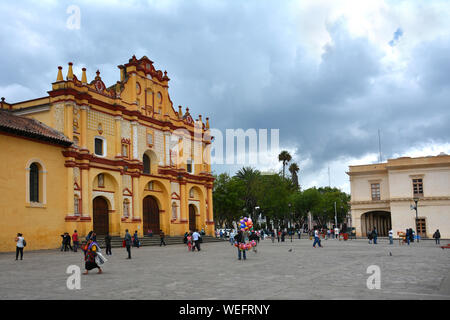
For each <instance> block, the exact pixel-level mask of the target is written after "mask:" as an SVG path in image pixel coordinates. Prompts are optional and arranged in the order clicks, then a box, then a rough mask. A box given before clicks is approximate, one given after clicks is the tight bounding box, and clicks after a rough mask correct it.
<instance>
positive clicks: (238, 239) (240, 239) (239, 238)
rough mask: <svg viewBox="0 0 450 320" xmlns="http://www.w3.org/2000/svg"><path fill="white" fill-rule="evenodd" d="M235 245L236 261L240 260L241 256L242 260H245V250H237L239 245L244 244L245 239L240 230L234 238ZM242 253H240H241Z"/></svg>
mask: <svg viewBox="0 0 450 320" xmlns="http://www.w3.org/2000/svg"><path fill="white" fill-rule="evenodd" d="M234 238H235V240H236V243H237V249H238V260H242V256H243V258H244V260H246V259H247V256H246V253H245V251H246V250H242V249H241V248H239V245H240V244H241V243H243V244H245V237H244V232H243V231H242V230H239V231H238V233H237V235H236V236H235V237H234ZM241 252H242V253H241Z"/></svg>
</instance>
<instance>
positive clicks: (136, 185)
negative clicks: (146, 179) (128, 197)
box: [132, 176, 141, 221]
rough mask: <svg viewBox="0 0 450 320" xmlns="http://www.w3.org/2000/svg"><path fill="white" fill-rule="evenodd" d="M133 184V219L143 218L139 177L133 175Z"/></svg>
mask: <svg viewBox="0 0 450 320" xmlns="http://www.w3.org/2000/svg"><path fill="white" fill-rule="evenodd" d="M132 185H133V221H140V220H141V214H140V212H141V206H140V203H139V198H140V196H139V194H140V192H139V178H138V177H136V176H132Z"/></svg>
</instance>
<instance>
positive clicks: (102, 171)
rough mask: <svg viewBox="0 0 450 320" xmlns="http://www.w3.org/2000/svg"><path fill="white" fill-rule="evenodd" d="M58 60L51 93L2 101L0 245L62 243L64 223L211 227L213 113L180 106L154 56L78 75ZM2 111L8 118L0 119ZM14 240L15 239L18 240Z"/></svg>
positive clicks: (180, 230)
mask: <svg viewBox="0 0 450 320" xmlns="http://www.w3.org/2000/svg"><path fill="white" fill-rule="evenodd" d="M72 68H73V65H72V63H69V65H68V70H67V73H66V77H65V79H64V77H63V70H62V67H58V73H57V79H56V82H54V83H53V84H52V89H51V90H50V91H48V96H46V97H42V98H38V99H34V100H30V101H23V102H18V103H7V102H6V101H5V100H4V99H3V100H2V103H1V110H2V111H1V113H0V116H1V118H0V148H2V149H1V150H3V151H5V150H6V152H3V153H2V164H3V166H4V168H6V170H2V173H1V174H0V181H1V182H2V183H1V186H0V188H1V189H0V198H1V199H0V200H1V201H0V217H1V219H2V224H1V227H0V250H1V251H12V250H15V248H14V243H13V242H11V241H13V239H14V237H15V235H16V233H17V232H21V233H23V235H24V237H25V239H26V240H27V249H44V248H55V247H57V246H58V245H59V244H60V242H61V241H60V240H61V238H60V235H61V234H62V233H63V232H69V233H72V232H73V230H78V233H79V234H80V236H84V235H86V234H87V233H88V232H89V231H90V230H94V231H95V232H96V233H97V234H99V235H103V234H106V233H107V232H108V233H110V234H111V235H113V236H123V235H124V233H125V229H128V230H129V231H130V232H131V233H132V232H134V231H135V230H136V231H138V234H139V235H141V236H142V235H143V234H147V233H148V232H149V231H151V232H152V233H153V234H155V235H157V234H158V233H159V231H160V230H162V231H163V232H164V233H165V234H166V235H171V236H174V235H183V234H184V233H185V232H186V231H188V230H193V229H197V230H201V229H204V230H205V232H206V234H208V235H213V234H214V221H213V203H212V187H213V181H214V178H213V176H212V175H211V166H210V146H211V137H210V135H209V119H208V118H206V121H205V122H203V120H202V116H201V115H199V116H198V118H196V119H195V120H194V119H193V118H192V116H191V114H190V113H189V109H188V108H186V109H185V111H183V110H182V107H181V106H179V107H178V110H175V109H174V108H173V103H172V101H171V99H170V95H169V92H168V82H169V80H170V79H169V78H168V77H167V73H166V72H164V73H163V72H162V71H160V70H156V69H155V67H154V66H153V62H152V61H151V60H149V59H148V58H147V57H145V56H144V57H142V58H141V59H137V58H136V57H135V56H133V57H132V58H131V59H130V60H129V61H128V63H126V64H124V65H119V66H118V68H119V70H120V81H117V83H116V84H114V85H112V86H110V87H106V86H105V84H104V82H103V81H102V79H101V76H100V72H99V71H97V76H96V77H95V79H93V80H92V81H90V82H88V81H87V77H86V69H84V68H83V69H82V75H81V80H79V79H78V78H77V77H76V75H75V74H74V72H73V69H72ZM1 119H3V121H2V120H1ZM11 243H12V244H11Z"/></svg>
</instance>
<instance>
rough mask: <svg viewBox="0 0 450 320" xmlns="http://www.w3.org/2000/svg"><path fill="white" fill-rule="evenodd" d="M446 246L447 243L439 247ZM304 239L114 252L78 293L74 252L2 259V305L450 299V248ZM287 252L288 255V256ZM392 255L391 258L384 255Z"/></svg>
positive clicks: (77, 256) (10, 255)
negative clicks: (71, 282) (318, 243)
mask: <svg viewBox="0 0 450 320" xmlns="http://www.w3.org/2000/svg"><path fill="white" fill-rule="evenodd" d="M443 243H445V244H446V243H447V242H443ZM322 244H323V245H324V247H323V248H312V241H310V240H309V239H301V240H298V239H294V241H293V242H292V243H291V242H290V239H288V240H287V241H286V242H284V243H278V242H277V241H275V243H272V241H271V240H267V239H266V240H264V241H261V242H260V244H259V246H258V252H257V253H254V252H248V253H247V260H246V261H239V260H237V249H236V248H234V247H232V246H230V244H229V243H228V242H223V243H222V242H218V243H205V244H203V245H202V251H200V252H188V251H187V249H186V247H185V246H184V245H171V246H167V247H143V248H140V249H133V250H132V256H133V259H131V260H127V259H125V258H126V251H125V249H122V248H120V249H119V248H118V249H113V256H111V257H109V261H108V262H107V263H106V264H105V265H104V273H103V274H100V275H99V274H97V272H96V271H95V270H92V272H91V273H90V274H89V275H87V276H84V275H82V276H81V289H80V290H69V289H67V286H66V281H67V278H68V277H69V274H66V269H67V267H68V266H69V265H78V266H80V267H81V270H82V271H84V270H83V265H84V263H83V261H82V254H81V253H80V252H78V253H73V252H60V251H57V250H46V251H35V252H25V256H24V260H23V261H15V260H14V259H15V253H2V254H0V284H1V287H0V299H87V298H89V299H188V300H200V299H226V300H238V299H241V298H242V297H241V296H239V295H236V290H237V289H238V288H239V290H238V292H241V293H242V292H245V295H246V299H248V300H252V299H282V300H289V299H450V264H449V262H450V249H445V250H442V249H441V248H439V247H438V246H436V245H434V242H433V241H422V242H421V243H420V244H417V243H414V244H412V245H411V246H406V245H402V246H400V245H399V244H398V242H396V243H395V244H394V245H392V246H390V245H389V244H388V243H387V241H386V240H382V241H381V243H380V244H378V245H369V244H368V243H367V241H365V240H349V241H337V240H333V239H330V240H323V241H322ZM290 249H292V250H291V251H289V250H290ZM390 254H392V255H390ZM370 265H377V266H379V267H380V270H381V289H373V290H369V289H368V288H367V285H366V281H367V279H368V277H369V276H370V274H368V273H367V268H368V267H369V266H370Z"/></svg>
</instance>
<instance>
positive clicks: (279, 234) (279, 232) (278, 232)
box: [277, 230, 281, 242]
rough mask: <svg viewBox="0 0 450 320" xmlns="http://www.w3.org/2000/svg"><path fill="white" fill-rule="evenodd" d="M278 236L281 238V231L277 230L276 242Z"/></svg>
mask: <svg viewBox="0 0 450 320" xmlns="http://www.w3.org/2000/svg"><path fill="white" fill-rule="evenodd" d="M280 238H281V231H280V230H278V231H277V239H278V242H280Z"/></svg>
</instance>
